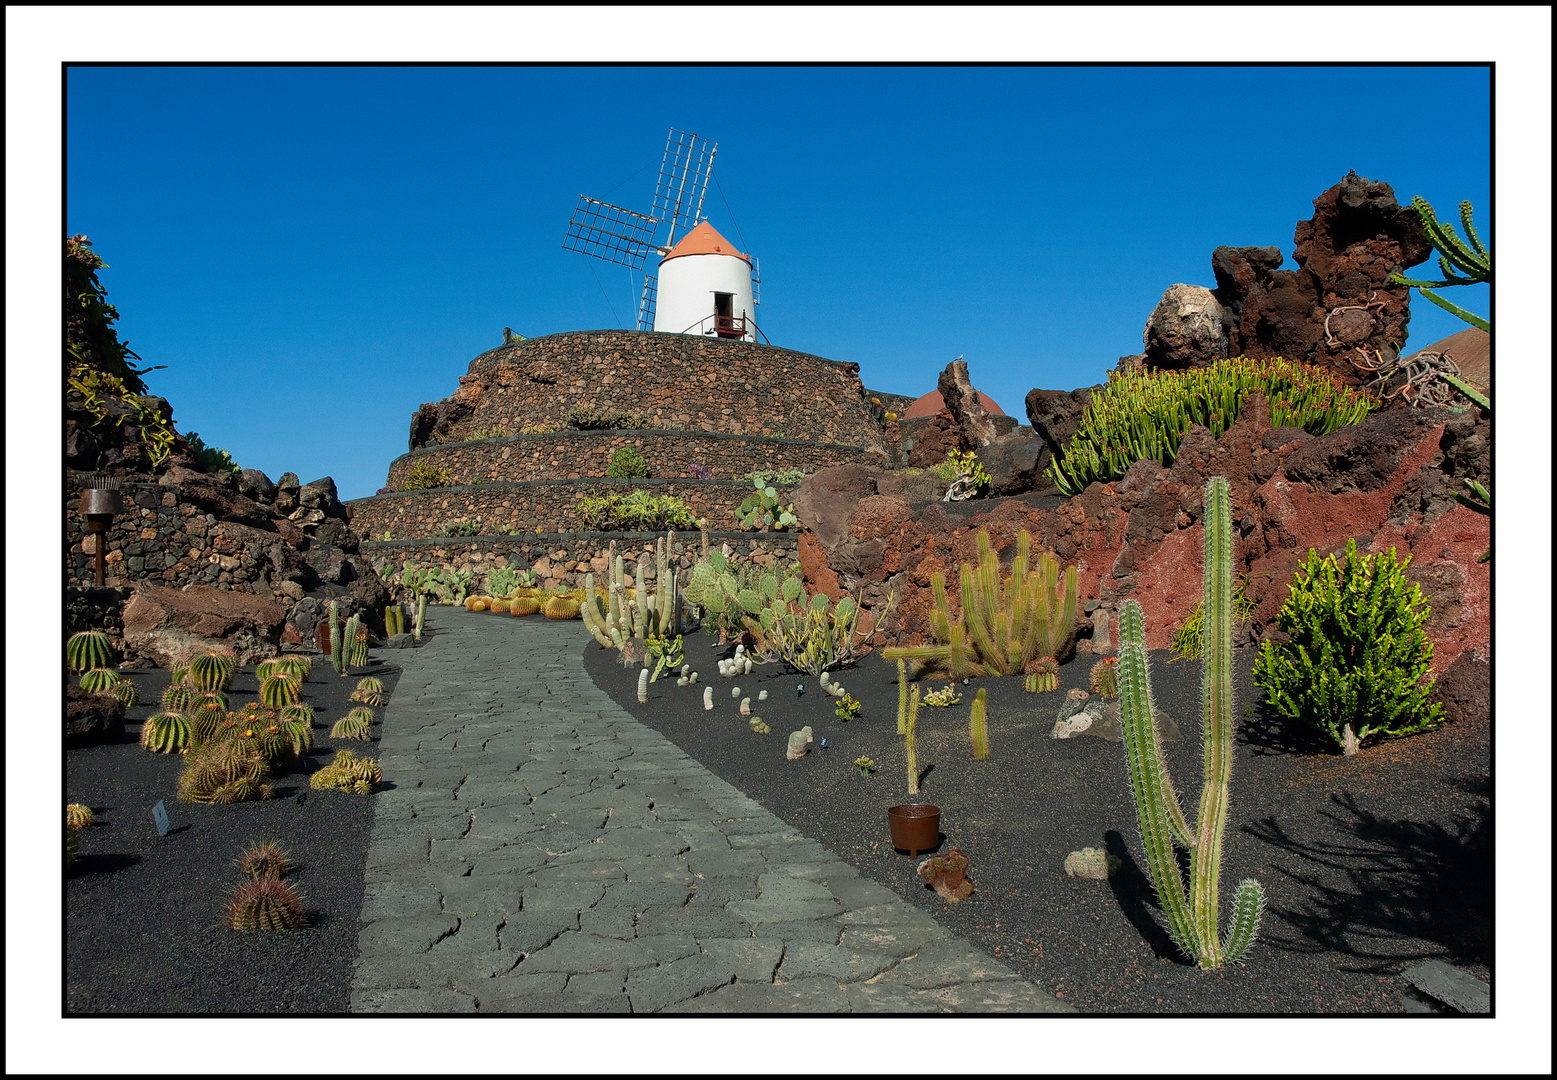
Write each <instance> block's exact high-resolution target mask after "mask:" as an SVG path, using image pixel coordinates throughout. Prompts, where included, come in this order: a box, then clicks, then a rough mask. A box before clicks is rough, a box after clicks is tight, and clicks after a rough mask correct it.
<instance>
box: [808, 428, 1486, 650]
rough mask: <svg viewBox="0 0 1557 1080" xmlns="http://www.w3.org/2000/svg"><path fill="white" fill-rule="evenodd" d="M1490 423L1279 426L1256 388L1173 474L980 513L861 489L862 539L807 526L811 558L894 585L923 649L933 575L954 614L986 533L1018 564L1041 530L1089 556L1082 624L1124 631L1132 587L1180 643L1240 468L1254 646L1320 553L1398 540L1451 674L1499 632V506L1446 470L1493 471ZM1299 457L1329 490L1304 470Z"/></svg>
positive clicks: (853, 582) (813, 571) (1048, 539)
mask: <svg viewBox="0 0 1557 1080" xmlns="http://www.w3.org/2000/svg"><path fill="white" fill-rule="evenodd" d="M1481 425H1485V421H1483V420H1478V419H1477V417H1476V416H1475V415H1474V414H1473V413H1465V414H1460V415H1458V416H1455V415H1454V414H1451V413H1449V412H1448V411H1447V410H1391V411H1388V412H1384V413H1378V414H1375V415H1373V416H1371V417H1369V418H1368V419H1366V420H1365V421H1364V422H1363V423H1362V424H1361V425H1357V426H1355V427H1353V428H1345V429H1342V430H1341V431H1338V432H1333V433H1331V434H1330V435H1326V436H1323V437H1319V438H1316V437H1313V436H1309V435H1308V434H1307V433H1304V432H1300V431H1296V430H1294V429H1272V428H1270V427H1269V410H1268V408H1266V407H1265V405H1264V402H1263V401H1260V400H1258V399H1254V400H1252V401H1251V403H1250V406H1249V407H1247V408H1246V409H1245V411H1244V414H1243V417H1242V418H1241V419H1240V421H1239V422H1238V423H1237V424H1235V425H1234V426H1233V427H1232V428H1230V429H1229V430H1228V431H1226V432H1224V433H1223V435H1222V437H1221V438H1220V439H1212V438H1211V435H1210V432H1209V431H1206V430H1205V429H1204V428H1195V429H1192V430H1191V431H1190V432H1189V434H1188V435H1186V437H1185V439H1184V440H1183V443H1182V444H1181V447H1180V451H1179V454H1178V456H1177V458H1176V460H1175V463H1174V466H1173V467H1172V468H1171V469H1167V468H1164V467H1163V466H1161V465H1160V464H1158V463H1156V462H1152V461H1141V462H1137V463H1136V464H1135V465H1133V466H1132V467H1131V468H1130V470H1129V471H1128V472H1127V473H1126V474H1125V476H1124V477H1123V478H1121V479H1120V480H1119V481H1117V482H1115V483H1112V484H1092V485H1089V486H1088V487H1087V489H1086V490H1085V491H1083V492H1082V493H1081V494H1080V495H1078V496H1076V497H1075V498H1072V499H1063V498H1061V497H1058V496H1048V497H1033V498H1031V499H1017V498H1013V499H988V500H982V501H980V502H978V503H976V504H964V506H965V507H974V508H975V509H974V512H973V514H972V516H971V517H964V516H962V514H961V513H951V512H949V511H948V509H947V508H946V507H945V505H944V504H941V503H930V504H926V505H922V506H920V507H919V508H918V509H917V510H915V509H912V508H907V511H906V513H905V505H904V504H903V503H902V501H901V500H893V499H879V498H878V499H870V498H865V499H860V500H858V502H857V503H856V504H855V505H854V513H853V514H852V515H851V518H850V520H849V522H848V533H847V535H844V536H840V537H839V539H838V541H837V543H835V544H834V545H833V547H832V548H830V549H829V548H826V547H825V546H824V545H822V544H820V543H818V542H816V540H814V539H810V538H807V537H805V536H803V537H802V544H801V549H802V553H803V556H802V565H803V568H804V570H805V574H806V580H807V583H808V585H810V587H812V588H813V589H815V588H821V589H822V591H825V592H828V593H829V595H835V592H834V590H836V589H837V588H838V586H839V584H840V583H841V584H842V585H843V587H844V590H845V591H849V590H851V589H854V588H855V587H862V588H863V590H864V595H865V596H866V597H867V601H869V598H870V597H871V596H873V595H881V596H884V595H885V593H886V591H887V590H889V589H890V590H895V591H896V592H897V594H898V597H899V600H898V607H897V610H896V612H895V613H894V616H893V618H892V619H890V620H888V622H887V624H886V625H885V626H884V628H883V630H882V632H881V633H879V634H877V635H876V638H875V639H874V640H873V642H872V643H873V644H878V645H879V644H893V643H896V644H918V643H921V642H923V641H926V640H928V631H929V613H930V611H931V610H932V608H933V603H934V601H933V597H932V594H931V589H930V581H931V575H932V573H933V572H935V571H940V572H942V573H944V574H945V575H946V578H947V583H948V592H949V594H950V599H951V603H952V607H953V609H954V611H955V610H956V609H957V608H958V607H959V605H960V598H959V594H958V587H957V580H958V568H959V567H960V565H961V564H962V563H964V562H966V563H970V564H976V563H977V561H978V543H977V533H978V530H979V529H981V528H982V529H986V530H988V532H989V534H990V539H991V543H992V546H993V547H994V549H995V550H996V551H997V552H999V554H1000V556H1001V561H1002V564H1003V565H1007V566H1008V565H1009V561H1010V559H1011V557H1012V556H1013V555H1014V554H1015V550H1016V537H1017V534H1018V533H1019V532H1020V531H1021V530H1022V529H1026V530H1028V531H1029V532H1030V533H1031V534H1032V536H1033V542H1034V548H1035V550H1041V549H1044V548H1047V549H1049V550H1052V551H1054V552H1055V554H1056V555H1057V556H1058V557H1059V558H1060V559H1061V561H1062V563H1064V564H1066V565H1069V564H1072V563H1074V564H1075V566H1076V568H1077V577H1078V592H1079V598H1080V601H1081V605H1082V610H1083V612H1084V613H1086V616H1087V617H1086V618H1085V619H1084V621H1083V624H1082V628H1081V633H1082V634H1083V635H1088V634H1090V633H1091V613H1092V612H1093V611H1094V610H1098V609H1100V610H1102V611H1103V612H1104V615H1105V616H1106V617H1107V618H1108V620H1109V628H1110V635H1111V637H1113V639H1114V640H1117V633H1118V622H1117V612H1118V605H1119V603H1120V602H1121V601H1122V600H1124V599H1126V598H1134V599H1137V600H1139V601H1140V602H1141V604H1142V608H1143V611H1144V612H1145V616H1146V643H1147V646H1148V647H1149V648H1153V649H1164V648H1167V647H1169V645H1170V643H1171V641H1172V637H1173V633H1174V631H1176V630H1177V629H1178V627H1179V626H1181V625H1182V624H1183V621H1184V619H1185V617H1186V616H1187V614H1188V612H1189V610H1190V608H1191V607H1192V606H1193V604H1194V603H1195V601H1197V600H1199V599H1200V593H1201V588H1202V582H1203V575H1204V564H1203V560H1204V537H1205V533H1204V527H1203V522H1202V516H1203V506H1202V500H1203V498H1204V491H1205V485H1206V481H1207V479H1208V478H1209V477H1210V476H1225V477H1227V478H1228V481H1229V490H1230V493H1231V495H1232V503H1233V520H1234V523H1235V525H1236V538H1235V541H1234V549H1233V554H1234V560H1235V567H1234V570H1235V573H1236V574H1238V575H1239V576H1240V577H1243V576H1244V575H1245V574H1247V584H1246V587H1245V595H1247V596H1248V597H1249V598H1250V599H1251V600H1254V601H1255V602H1256V603H1257V605H1258V606H1257V609H1256V611H1255V614H1254V616H1253V618H1252V619H1251V621H1250V623H1249V624H1248V625H1247V626H1246V627H1245V628H1243V629H1242V630H1241V631H1240V634H1239V638H1238V640H1239V641H1240V642H1251V643H1252V642H1257V641H1258V640H1260V639H1261V638H1263V637H1264V636H1265V634H1266V633H1267V631H1268V630H1270V629H1272V628H1273V624H1274V621H1275V618H1276V615H1277V612H1279V610H1280V608H1281V606H1282V604H1283V603H1284V602H1285V600H1286V597H1287V593H1288V586H1289V585H1290V584H1291V583H1292V580H1293V575H1294V571H1295V570H1296V568H1297V567H1298V566H1299V565H1303V564H1306V562H1307V558H1308V551H1309V549H1310V548H1314V549H1315V550H1317V551H1318V552H1319V553H1320V554H1321V555H1328V554H1330V553H1332V552H1344V550H1345V547H1346V541H1347V539H1348V538H1353V537H1355V538H1356V539H1357V541H1358V547H1359V549H1360V550H1361V551H1362V552H1363V553H1371V552H1379V551H1387V550H1388V549H1389V547H1390V546H1391V545H1393V546H1394V547H1395V548H1396V549H1397V554H1398V556H1399V557H1400V558H1402V559H1404V558H1405V557H1406V556H1407V555H1410V556H1411V558H1412V563H1411V565H1410V567H1409V568H1408V570H1407V574H1408V576H1410V577H1411V578H1412V580H1414V581H1417V582H1418V583H1419V584H1420V585H1421V587H1422V590H1423V594H1424V596H1425V597H1426V599H1427V602H1428V603H1429V605H1430V606H1431V609H1432V615H1431V617H1430V618H1429V621H1428V623H1427V625H1426V631H1427V633H1428V636H1429V639H1430V640H1432V641H1433V643H1434V646H1435V655H1434V661H1433V667H1434V670H1437V671H1441V670H1444V669H1445V668H1447V667H1448V666H1449V665H1450V664H1452V663H1453V662H1454V661H1455V659H1456V658H1457V657H1459V656H1460V655H1461V654H1462V653H1464V652H1465V651H1466V650H1467V649H1470V648H1481V649H1483V650H1486V649H1487V648H1488V647H1489V645H1490V635H1491V626H1490V618H1489V610H1490V595H1491V594H1490V569H1489V565H1488V564H1486V563H1478V562H1477V561H1476V560H1477V559H1478V557H1479V556H1480V554H1481V553H1482V552H1483V551H1485V550H1486V549H1487V547H1488V546H1489V543H1490V539H1489V534H1490V530H1489V524H1488V519H1487V518H1486V517H1485V516H1483V515H1480V514H1476V513H1475V512H1473V511H1471V510H1469V509H1467V508H1465V507H1463V506H1461V505H1460V504H1458V503H1457V502H1454V501H1452V498H1451V496H1452V493H1453V490H1454V487H1455V485H1456V484H1457V483H1458V480H1457V479H1453V478H1451V477H1449V476H1448V472H1449V471H1451V470H1453V471H1463V472H1465V473H1466V474H1477V473H1479V471H1480V470H1482V469H1484V468H1488V462H1487V460H1486V457H1485V455H1484V454H1483V450H1484V448H1485V447H1484V442H1485V436H1484V433H1483V427H1482V426H1481ZM1451 428H1452V429H1453V431H1451V430H1450V429H1451ZM1445 447H1448V448H1449V451H1445V449H1444V448H1445ZM1343 448H1352V451H1354V452H1353V453H1351V454H1350V456H1348V452H1347V451H1346V450H1345V449H1343ZM1293 463H1295V467H1294V471H1297V472H1300V473H1301V474H1302V475H1304V476H1308V477H1311V478H1313V479H1314V480H1315V481H1318V482H1320V483H1321V484H1322V486H1323V490H1316V489H1315V488H1314V487H1313V486H1311V485H1310V484H1308V483H1303V482H1299V481H1298V480H1296V479H1294V478H1293V477H1291V476H1290V475H1289V474H1288V471H1287V468H1288V466H1289V465H1293ZM1482 481H1483V482H1486V477H1485V476H1482ZM1330 488H1336V489H1337V490H1335V491H1331V490H1328V489H1330ZM877 545H880V546H879V547H878V546H877ZM873 590H874V591H873Z"/></svg>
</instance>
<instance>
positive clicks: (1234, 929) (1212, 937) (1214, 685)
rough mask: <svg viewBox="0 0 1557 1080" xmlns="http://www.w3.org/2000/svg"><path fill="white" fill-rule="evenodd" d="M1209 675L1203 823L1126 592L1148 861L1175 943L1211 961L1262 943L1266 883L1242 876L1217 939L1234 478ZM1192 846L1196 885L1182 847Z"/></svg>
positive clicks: (1209, 598) (1229, 761)
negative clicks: (1184, 805) (1166, 743)
mask: <svg viewBox="0 0 1557 1080" xmlns="http://www.w3.org/2000/svg"><path fill="white" fill-rule="evenodd" d="M1205 527H1206V556H1205V564H1206V565H1205V595H1204V602H1205V641H1204V647H1203V655H1204V665H1205V674H1204V678H1203V679H1202V684H1201V708H1202V712H1203V719H1202V736H1203V739H1204V743H1205V755H1204V756H1205V784H1204V786H1203V787H1202V789H1201V794H1200V810H1199V815H1198V819H1197V822H1196V826H1195V828H1194V829H1191V828H1190V826H1189V823H1188V821H1187V820H1186V819H1185V817H1184V811H1183V810H1182V809H1181V807H1180V805H1179V799H1178V794H1177V793H1176V792H1175V791H1174V790H1173V782H1172V780H1171V779H1170V778H1169V776H1168V769H1167V765H1166V763H1165V762H1164V760H1163V756H1162V740H1161V737H1160V735H1159V733H1158V731H1157V722H1156V719H1155V706H1154V704H1153V701H1152V688H1151V672H1150V671H1149V670H1148V667H1147V660H1146V631H1145V616H1144V615H1143V613H1142V611H1141V605H1140V604H1139V603H1137V602H1136V601H1134V600H1126V601H1125V602H1124V603H1123V604H1122V605H1120V609H1119V701H1120V708H1121V712H1122V715H1123V721H1124V724H1123V726H1124V743H1125V755H1126V758H1127V760H1128V762H1129V767H1130V789H1131V794H1132V795H1133V796H1134V798H1135V808H1136V815H1137V817H1138V818H1139V821H1140V826H1141V841H1142V843H1143V844H1144V845H1145V848H1146V856H1147V865H1148V868H1149V870H1150V872H1151V880H1152V885H1153V887H1155V888H1156V890H1157V896H1158V899H1159V900H1160V901H1161V903H1162V909H1163V911H1164V912H1166V913H1167V916H1168V931H1169V933H1170V934H1171V935H1172V936H1173V941H1174V944H1176V945H1177V946H1178V947H1179V949H1180V950H1182V951H1183V952H1184V954H1185V955H1186V956H1188V957H1191V958H1192V959H1194V960H1195V962H1196V963H1198V964H1199V965H1200V967H1201V968H1203V969H1207V970H1209V969H1212V968H1219V967H1221V966H1222V965H1223V964H1224V963H1225V962H1226V961H1228V960H1238V959H1239V958H1241V957H1242V956H1243V955H1244V953H1245V952H1247V951H1248V948H1249V946H1250V945H1251V944H1253V942H1254V937H1255V934H1256V932H1257V931H1258V929H1259V923H1260V915H1261V913H1262V912H1263V910H1264V907H1265V891H1264V890H1263V889H1261V888H1260V884H1259V882H1257V881H1255V880H1254V879H1253V878H1247V879H1245V880H1244V881H1242V882H1240V883H1239V885H1238V891H1237V894H1236V896H1235V898H1234V901H1233V915H1232V919H1231V921H1230V923H1229V925H1228V928H1227V935H1226V937H1224V938H1222V939H1221V940H1218V937H1217V933H1218V925H1217V897H1218V879H1219V877H1220V875H1221V869H1222V833H1223V831H1224V829H1225V828H1226V825H1227V806H1228V781H1229V778H1230V777H1231V775H1232V767H1233V658H1232V653H1233V523H1232V500H1231V498H1230V496H1229V495H1228V490H1227V481H1226V480H1225V479H1224V478H1222V477H1220V476H1213V477H1212V478H1211V480H1210V481H1209V482H1208V483H1207V484H1206V509H1205ZM1174 844H1177V845H1178V846H1179V847H1182V848H1185V849H1187V850H1188V851H1189V852H1190V870H1189V893H1188V896H1186V895H1185V892H1184V881H1183V877H1182V874H1181V872H1180V870H1179V864H1178V860H1177V859H1176V858H1175V857H1174V854H1173V846H1174Z"/></svg>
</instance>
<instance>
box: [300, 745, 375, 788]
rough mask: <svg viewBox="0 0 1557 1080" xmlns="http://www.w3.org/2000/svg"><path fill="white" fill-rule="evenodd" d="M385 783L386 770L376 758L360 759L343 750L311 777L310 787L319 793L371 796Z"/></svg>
mask: <svg viewBox="0 0 1557 1080" xmlns="http://www.w3.org/2000/svg"><path fill="white" fill-rule="evenodd" d="M383 782H384V770H383V769H382V768H381V767H380V766H379V763H378V760H377V759H376V758H359V757H358V756H357V755H356V754H354V753H352V752H351V751H350V750H342V751H340V752H339V753H337V754H336V755H335V760H334V761H332V762H330V764H328V765H326V766H325V767H324V768H322V769H320V770H319V771H318V772H316V773H314V774H313V776H311V777H309V779H308V786H309V787H311V788H314V789H315V790H317V791H331V790H334V791H346V792H350V793H351V794H353V795H370V794H372V793H373V792H374V791H376V790H377V789H378V786H379V785H380V784H382V783H383Z"/></svg>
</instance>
